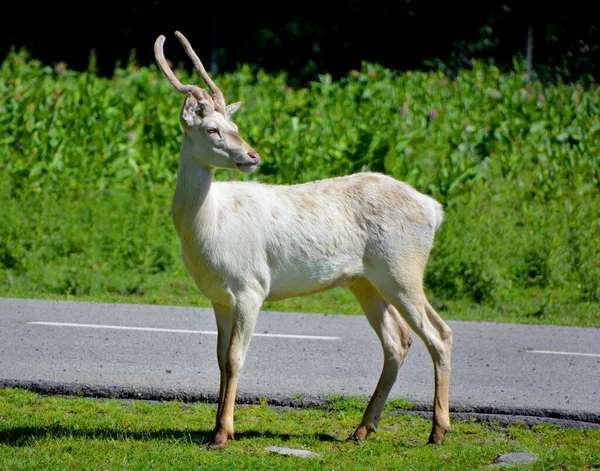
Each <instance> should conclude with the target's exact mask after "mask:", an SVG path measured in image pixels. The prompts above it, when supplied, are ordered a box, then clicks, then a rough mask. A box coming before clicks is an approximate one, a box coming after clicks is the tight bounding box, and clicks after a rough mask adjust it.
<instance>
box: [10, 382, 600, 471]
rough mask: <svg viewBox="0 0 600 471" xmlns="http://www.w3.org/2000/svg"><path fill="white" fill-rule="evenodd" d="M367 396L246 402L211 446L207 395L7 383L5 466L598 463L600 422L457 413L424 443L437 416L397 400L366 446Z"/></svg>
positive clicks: (571, 466) (572, 466)
mask: <svg viewBox="0 0 600 471" xmlns="http://www.w3.org/2000/svg"><path fill="white" fill-rule="evenodd" d="M358 402H360V401H358ZM363 405H364V404H362V403H361V404H357V401H353V400H348V401H343V400H341V399H339V398H338V399H337V401H336V402H334V403H333V405H332V407H331V408H330V409H329V410H324V409H317V408H313V409H296V410H289V409H280V408H271V407H268V406H267V405H255V406H240V407H238V408H237V410H236V438H235V440H231V441H230V442H229V445H228V448H227V449H225V450H220V451H210V452H209V451H206V450H205V449H204V448H202V446H201V444H202V443H204V442H205V441H206V440H208V438H209V434H210V430H211V429H212V425H213V423H214V414H215V407H214V406H212V405H209V404H200V403H196V404H186V403H180V402H160V403H159V402H154V403H150V402H143V401H116V400H93V399H83V398H61V397H45V396H41V395H39V394H36V393H32V392H27V391H22V390H17V389H3V390H0V469H6V470H26V469H32V470H33V469H35V470H38V469H44V470H59V469H60V470H62V469H69V470H96V469H127V470H136V469H139V470H147V469H169V470H180V469H181V470H185V469H199V468H200V469H205V468H206V469H208V468H210V469H216V470H220V469H223V470H232V469H276V470H287V469H290V470H300V469H302V470H305V469H306V470H310V469H315V470H317V469H318V470H322V469H327V470H334V469H335V470H363V469H364V470H373V469H378V470H387V469H390V470H391V469H393V470H405V469H406V470H434V469H440V470H442V469H443V470H470V469H484V468H485V467H486V466H487V465H489V464H492V463H494V462H495V460H496V459H497V457H498V456H499V455H501V454H504V453H508V452H514V451H523V452H528V453H532V454H534V455H536V456H537V457H538V460H537V461H536V462H535V463H533V464H530V465H528V466H527V467H524V468H519V469H530V470H542V469H544V470H549V469H552V470H554V469H561V470H591V469H597V468H598V467H600V451H599V449H598V443H599V442H600V430H592V429H567V428H562V427H560V426H556V425H551V424H542V425H536V426H533V427H530V426H527V425H525V424H522V423H521V424H519V423H515V424H513V425H508V426H502V425H499V424H498V423H494V422H476V421H474V420H454V423H453V426H454V430H453V432H452V433H451V434H448V435H447V438H446V442H445V444H444V445H443V446H431V445H426V444H425V443H426V441H427V437H428V434H429V431H430V420H428V419H425V418H420V417H418V416H414V415H406V414H401V413H395V412H394V411H392V407H391V406H388V408H387V412H386V413H384V416H383V418H382V421H381V423H380V430H379V432H378V433H377V434H375V435H371V436H370V437H369V439H368V440H367V441H365V442H363V443H362V444H359V445H357V444H355V443H349V442H346V441H345V438H346V437H347V436H348V435H349V434H350V433H351V432H352V431H353V430H354V427H355V426H356V425H357V424H358V422H359V421H360V417H361V414H362V406H363ZM359 406H360V407H359ZM271 445H275V446H280V447H288V448H297V449H305V450H309V451H313V452H316V453H319V454H321V455H322V457H318V458H310V459H300V458H297V457H290V456H280V455H276V454H270V453H267V452H266V451H265V448H266V447H268V446H271Z"/></svg>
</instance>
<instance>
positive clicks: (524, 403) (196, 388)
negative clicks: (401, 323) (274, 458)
mask: <svg viewBox="0 0 600 471" xmlns="http://www.w3.org/2000/svg"><path fill="white" fill-rule="evenodd" d="M448 324H449V325H450V327H451V328H452V329H453V331H454V345H453V352H452V381H451V388H450V402H451V410H452V411H453V412H454V413H456V414H459V413H464V412H470V413H482V414H499V415H500V416H502V415H506V416H519V417H525V418H527V417H530V418H540V417H543V418H549V419H557V420H562V421H564V422H565V423H571V421H572V422H573V423H580V424H581V423H584V424H591V426H594V427H598V426H600V329H596V328H579V327H558V326H546V325H515V324H498V323H487V322H460V321H449V322H448ZM382 359H383V355H382V352H381V347H380V345H379V342H378V340H377V337H376V335H375V333H374V332H373V330H372V329H371V327H370V326H369V324H368V322H367V320H366V318H364V317H362V316H342V315H321V314H298V313H280V312H261V314H260V317H259V321H258V325H257V329H256V335H255V336H254V338H253V340H252V343H251V345H250V350H249V353H248V357H247V360H246V365H245V367H244V370H243V372H242V376H241V379H240V383H239V386H238V400H239V401H242V402H255V401H257V400H259V399H260V398H266V399H267V400H268V401H269V402H270V403H272V404H278V405H302V404H312V403H319V402H322V401H323V400H324V398H326V397H327V396H332V395H342V396H356V395H366V396H370V394H371V393H372V391H373V389H374V387H375V384H376V383H377V379H378V377H379V373H380V369H381V365H382ZM218 378H219V372H218V367H217V361H216V324H215V321H214V317H213V314H212V311H211V310H210V309H199V308H187V307H167V306H149V305H122V304H100V303H79V302H65V301H41V300H28V299H12V298H0V387H4V386H19V387H26V388H30V389H34V390H37V391H41V392H47V393H62V394H83V395H89V396H97V397H116V398H144V399H173V398H178V399H181V400H210V401H214V400H216V397H217V393H218ZM390 398H404V399H407V400H409V401H413V402H415V403H417V404H418V405H420V406H423V407H424V408H425V407H427V406H430V405H431V401H432V398H433V367H432V364H431V360H430V358H429V355H428V353H427V351H426V349H425V347H424V345H423V343H422V342H421V340H420V339H419V338H418V337H416V336H415V341H414V342H413V346H412V348H411V350H410V352H409V354H408V357H407V359H406V361H405V363H404V366H403V368H402V370H401V372H400V375H399V378H398V381H397V383H396V385H395V386H394V388H393V389H392V392H391V395H390Z"/></svg>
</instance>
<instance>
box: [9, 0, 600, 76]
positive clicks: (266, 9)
mask: <svg viewBox="0 0 600 471" xmlns="http://www.w3.org/2000/svg"><path fill="white" fill-rule="evenodd" d="M284 3H285V2H280V3H266V2H244V3H242V4H240V5H238V4H237V3H236V2H231V1H230V2H222V3H209V2H191V1H188V2H185V3H182V2H173V1H167V0H154V1H137V2H136V1H129V0H122V1H120V2H115V1H114V0H110V1H106V2H101V3H95V4H92V5H90V6H89V7H86V8H83V7H81V8H80V9H77V10H73V9H72V5H75V4H72V3H66V2H65V3H64V4H63V5H61V2H54V3H52V2H47V3H42V4H40V5H35V4H33V5H32V4H31V3H28V2H21V3H20V4H19V3H15V4H12V7H11V8H12V13H10V15H9V14H8V13H7V14H6V15H5V21H4V22H3V23H4V24H3V32H2V36H3V41H2V43H1V44H0V47H1V49H0V54H1V57H2V58H4V57H5V56H6V54H8V52H9V51H10V49H11V47H14V48H16V50H19V49H21V48H24V49H26V50H27V51H28V52H29V53H30V54H31V56H32V57H33V58H36V59H39V60H41V61H43V62H44V63H47V64H49V65H53V64H56V63H58V62H65V63H66V64H67V66H68V67H69V68H71V69H75V70H85V69H87V68H88V66H89V64H90V57H91V55H93V56H94V57H95V63H96V67H97V72H98V73H99V74H100V75H110V74H112V72H113V70H114V68H115V66H116V65H120V66H125V65H127V64H128V63H129V62H131V61H133V62H134V63H135V64H137V65H142V66H144V65H149V64H151V63H153V62H154V58H153V53H152V45H153V43H154V40H155V39H156V37H157V36H158V35H159V34H165V35H166V36H167V44H166V46H165V47H166V55H167V57H168V58H169V59H171V60H173V61H174V62H175V63H178V62H180V61H184V60H185V57H184V54H183V52H182V50H181V48H180V47H179V45H178V43H177V40H176V39H175V37H174V36H173V34H172V33H173V32H174V31H175V30H179V31H181V32H182V33H184V34H185V35H186V36H187V37H188V39H190V41H191V42H192V45H193V46H194V48H195V49H196V51H197V52H198V53H199V55H200V57H201V58H202V60H203V61H204V62H205V64H207V66H208V65H209V64H210V65H211V68H212V70H213V71H215V70H218V71H220V72H225V71H231V70H234V69H235V68H236V67H237V65H238V64H240V63H248V64H251V65H254V66H257V67H261V68H263V69H265V70H266V71H268V72H277V71H279V70H283V71H286V72H287V73H288V76H289V78H290V81H291V82H292V83H294V84H296V85H300V84H304V83H305V82H306V81H307V80H314V79H315V78H316V77H317V75H318V74H322V73H330V74H332V75H333V76H334V78H338V77H341V76H345V75H347V73H348V72H349V71H350V70H352V69H359V68H360V66H361V63H362V61H368V62H376V63H379V64H381V65H383V66H385V67H388V68H391V69H397V70H415V69H429V68H433V67H444V68H445V69H446V70H447V71H448V72H449V73H452V72H453V71H454V70H457V69H458V68H461V67H468V66H469V64H470V61H471V60H472V59H482V60H486V61H488V60H492V61H494V63H496V64H497V65H498V66H499V67H501V68H503V69H506V68H511V67H512V64H513V58H515V57H523V58H525V57H526V55H527V46H528V38H529V46H532V48H531V49H530V50H531V51H532V55H531V58H532V61H531V63H532V71H533V73H535V74H537V76H538V77H539V78H540V79H542V80H557V79H559V78H560V79H562V80H564V81H572V80H580V79H584V78H585V77H592V78H593V79H595V80H597V79H598V78H599V77H600V70H599V69H598V67H599V66H598V64H600V47H599V44H600V39H599V36H598V29H597V26H596V23H595V21H596V16H595V15H594V9H593V5H594V2H590V1H581V0H573V1H571V2H558V3H556V2H546V3H544V4H542V3H539V2H527V1H524V0H519V1H512V0H511V1H497V0H489V1H485V2H483V1H478V2H460V1H459V2H449V1H444V2H440V1H433V0H398V1H395V2H389V1H388V2H378V1H374V0H368V1H367V0H347V1H344V2H329V3H327V2H322V1H321V2H318V1H315V0H305V1H303V2H287V3H285V4H284ZM274 13H276V14H277V15H274ZM186 63H188V62H186Z"/></svg>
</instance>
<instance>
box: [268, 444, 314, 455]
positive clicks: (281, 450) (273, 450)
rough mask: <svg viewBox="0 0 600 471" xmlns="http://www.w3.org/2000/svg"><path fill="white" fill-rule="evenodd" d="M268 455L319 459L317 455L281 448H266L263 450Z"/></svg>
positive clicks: (310, 452)
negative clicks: (277, 454)
mask: <svg viewBox="0 0 600 471" xmlns="http://www.w3.org/2000/svg"><path fill="white" fill-rule="evenodd" d="M265 450H266V451H268V452H269V453H279V454H280V455H293V456H299V457H300V458H315V457H321V456H323V455H320V454H319V453H314V452H312V451H308V450H296V449H295V448H282V447H280V446H268V447H266V448H265Z"/></svg>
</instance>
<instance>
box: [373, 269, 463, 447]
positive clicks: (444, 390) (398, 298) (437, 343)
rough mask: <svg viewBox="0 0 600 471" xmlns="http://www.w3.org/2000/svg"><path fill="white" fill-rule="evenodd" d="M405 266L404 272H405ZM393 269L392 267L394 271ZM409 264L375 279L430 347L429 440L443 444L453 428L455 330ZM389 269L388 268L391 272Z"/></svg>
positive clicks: (379, 289) (383, 293) (385, 296)
mask: <svg viewBox="0 0 600 471" xmlns="http://www.w3.org/2000/svg"><path fill="white" fill-rule="evenodd" d="M403 270H404V272H403ZM392 272H393V271H392ZM415 272H416V270H412V272H411V266H410V265H409V264H406V265H403V266H402V268H398V269H397V272H396V273H395V276H394V277H393V278H391V279H390V277H389V276H385V277H383V276H382V277H381V278H380V279H378V280H373V283H374V285H375V286H376V287H377V289H378V291H379V292H380V293H381V295H382V296H383V297H384V298H385V299H386V300H388V301H389V302H390V303H392V304H393V305H394V306H395V307H396V309H397V310H398V312H399V313H400V314H401V315H402V317H403V318H404V320H405V321H406V322H407V323H408V325H409V326H410V327H411V329H412V330H414V331H415V332H416V333H417V334H418V335H419V337H420V338H421V339H422V340H423V343H424V344H425V346H426V347H427V350H428V351H429V354H430V356H431V359H432V361H433V366H434V382H435V384H434V399H433V426H432V430H431V434H430V435H429V443H435V444H441V443H443V441H444V437H445V434H446V432H449V431H450V430H451V427H450V411H449V387H450V353H451V349H452V330H451V329H450V327H448V325H447V324H446V323H445V322H444V321H443V320H442V318H441V317H440V316H439V315H438V314H437V312H435V310H434V309H433V308H432V307H431V305H430V304H429V302H428V301H427V299H426V298H425V294H424V292H423V285H422V282H421V279H420V278H417V277H414V276H410V274H411V273H415ZM388 273H389V272H388Z"/></svg>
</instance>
